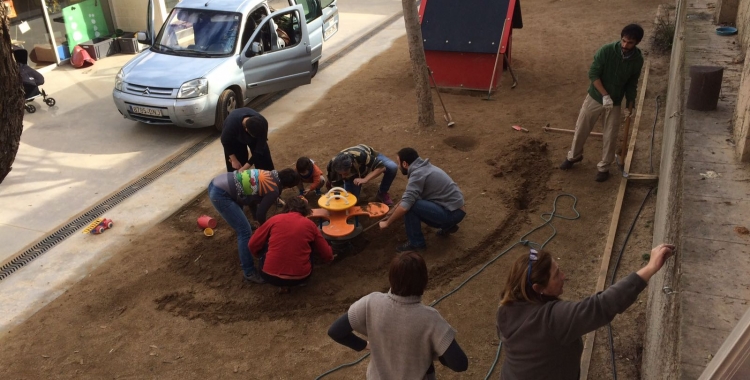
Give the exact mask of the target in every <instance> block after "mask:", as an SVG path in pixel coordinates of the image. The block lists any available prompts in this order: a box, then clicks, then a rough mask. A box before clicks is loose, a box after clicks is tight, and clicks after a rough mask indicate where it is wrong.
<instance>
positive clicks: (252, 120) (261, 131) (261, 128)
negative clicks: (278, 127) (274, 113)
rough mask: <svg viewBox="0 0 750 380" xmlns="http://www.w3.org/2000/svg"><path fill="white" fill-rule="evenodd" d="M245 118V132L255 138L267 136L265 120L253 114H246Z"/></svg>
mask: <svg viewBox="0 0 750 380" xmlns="http://www.w3.org/2000/svg"><path fill="white" fill-rule="evenodd" d="M246 119H247V121H246V122H245V127H246V128H245V129H247V133H249V134H251V135H253V137H256V138H266V137H267V136H268V123H267V122H265V121H264V120H262V119H260V118H258V117H255V116H248V117H247V118H246ZM244 120H245V119H243V121H244Z"/></svg>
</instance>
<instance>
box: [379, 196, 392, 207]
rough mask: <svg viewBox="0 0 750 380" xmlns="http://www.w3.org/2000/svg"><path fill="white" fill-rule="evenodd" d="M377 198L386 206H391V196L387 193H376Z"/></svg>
mask: <svg viewBox="0 0 750 380" xmlns="http://www.w3.org/2000/svg"><path fill="white" fill-rule="evenodd" d="M377 198H378V200H380V201H381V202H383V203H385V205H386V206H388V207H391V206H393V201H392V200H391V196H390V195H389V194H388V193H378V195H377Z"/></svg>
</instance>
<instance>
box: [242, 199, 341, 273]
mask: <svg viewBox="0 0 750 380" xmlns="http://www.w3.org/2000/svg"><path fill="white" fill-rule="evenodd" d="M310 212H311V211H310V207H309V206H308V205H307V201H306V200H305V199H304V198H302V197H293V198H291V199H288V200H287V201H286V205H285V206H284V212H283V213H281V214H278V215H275V216H273V217H271V218H270V219H268V220H267V221H266V222H265V223H263V224H262V225H261V226H260V228H258V230H256V231H255V233H254V234H253V236H252V237H251V238H250V242H249V243H248V247H249V248H250V252H251V253H252V254H253V256H255V257H258V258H260V268H261V271H260V275H261V277H263V279H264V280H266V282H267V283H269V284H271V285H275V286H280V287H291V286H297V285H300V284H301V283H303V282H305V281H307V279H308V278H310V275H311V274H312V263H311V260H310V259H311V255H312V253H313V252H314V253H315V254H316V255H318V256H319V257H320V258H321V259H322V260H323V262H326V263H327V262H331V261H333V251H332V250H331V246H330V245H329V244H328V242H327V241H326V240H325V239H324V238H323V235H321V233H320V230H319V229H318V227H317V226H316V225H315V223H314V222H313V221H312V220H310V219H307V216H308V215H310Z"/></svg>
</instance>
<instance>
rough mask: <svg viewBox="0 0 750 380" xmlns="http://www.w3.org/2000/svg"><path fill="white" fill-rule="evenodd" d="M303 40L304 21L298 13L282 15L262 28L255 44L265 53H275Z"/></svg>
mask: <svg viewBox="0 0 750 380" xmlns="http://www.w3.org/2000/svg"><path fill="white" fill-rule="evenodd" d="M301 39H302V20H301V18H300V17H299V14H298V13H297V12H296V11H290V12H287V13H283V14H280V15H278V16H276V17H274V18H272V19H270V20H268V21H267V22H266V23H265V24H263V25H262V26H261V29H260V32H259V33H258V35H257V36H256V38H255V41H253V42H259V43H260V45H261V46H262V47H263V51H264V52H273V51H276V50H281V49H284V48H287V47H291V46H295V45H297V44H298V43H299V42H300V40H301Z"/></svg>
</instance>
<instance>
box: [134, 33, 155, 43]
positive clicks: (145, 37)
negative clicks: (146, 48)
mask: <svg viewBox="0 0 750 380" xmlns="http://www.w3.org/2000/svg"><path fill="white" fill-rule="evenodd" d="M135 36H136V37H135V38H136V39H137V40H138V42H140V43H142V44H149V45H150V44H151V40H150V39H149V38H148V34H147V33H146V32H138V33H136V34H135Z"/></svg>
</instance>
